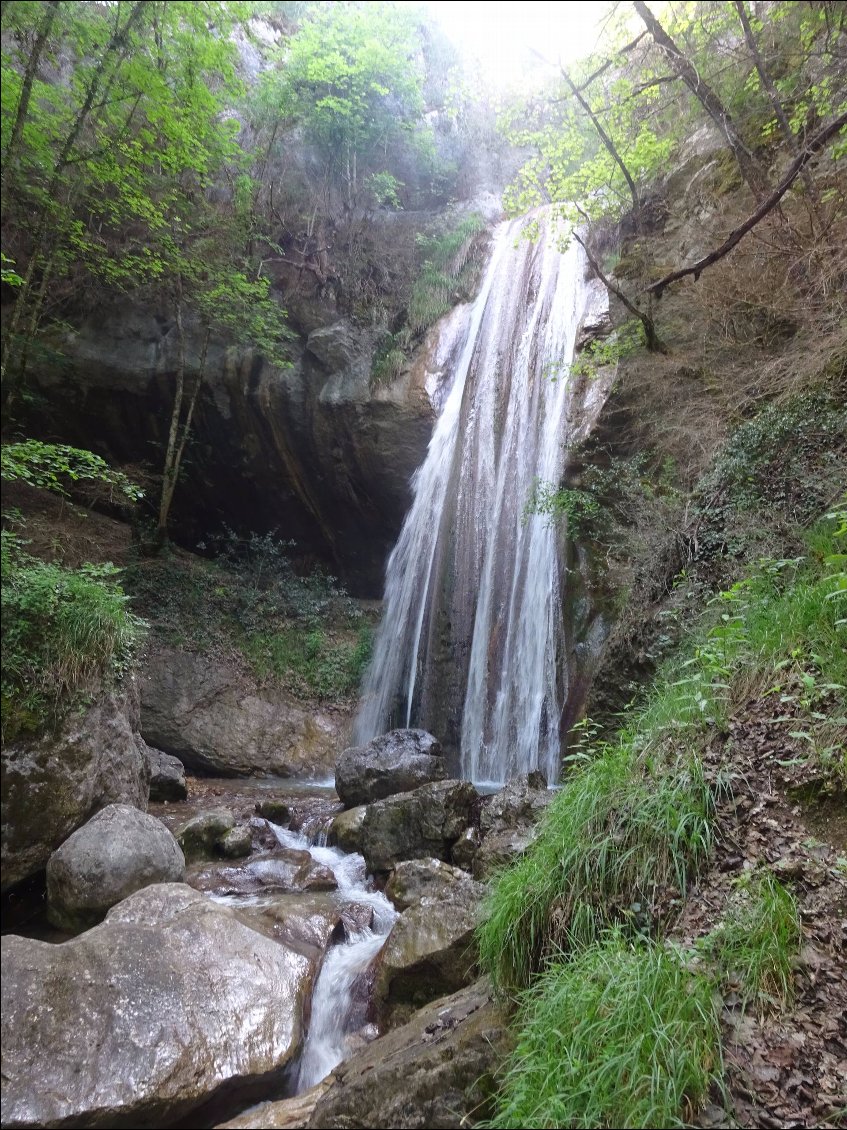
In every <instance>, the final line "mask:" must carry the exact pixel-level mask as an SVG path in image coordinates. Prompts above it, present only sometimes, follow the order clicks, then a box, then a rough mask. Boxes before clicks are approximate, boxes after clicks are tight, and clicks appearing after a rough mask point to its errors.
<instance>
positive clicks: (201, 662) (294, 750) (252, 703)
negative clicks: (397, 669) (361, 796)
mask: <svg viewBox="0 0 847 1130" xmlns="http://www.w3.org/2000/svg"><path fill="white" fill-rule="evenodd" d="M140 682H141V732H142V734H143V735H144V736H145V740H146V741H148V742H149V744H150V745H153V746H156V747H157V748H159V749H163V750H166V751H167V752H168V753H170V754H174V755H175V756H176V757H178V758H179V759H180V760H181V761H182V762H183V764H184V765H185V766H186V767H187V768H188V769H191V770H194V771H195V772H198V773H203V774H210V775H212V776H218V777H249V776H280V777H291V776H296V775H301V776H326V775H328V774H329V773H331V771H332V764H333V762H334V760H335V757H336V754H337V751H338V749H339V747H341V746H342V745H343V744H344V741H345V739H346V736H347V735H346V725H347V718H346V717H345V716H344V715H343V714H342V713H339V712H333V713H330V712H316V711H314V710H308V709H306V708H305V707H304V706H303V705H302V704H298V703H296V702H293V701H292V700H291V699H290V698H288V697H287V696H286V695H285V694H284V693H283V692H281V691H274V690H269V689H267V688H265V689H263V688H260V687H259V685H258V683H257V682H256V681H255V680H253V679H251V678H250V677H249V676H246V675H245V674H244V673H243V672H241V671H238V670H236V669H235V668H234V667H231V666H229V665H227V664H226V663H224V662H222V661H216V662H215V663H209V660H208V658H207V657H206V656H203V655H200V654H198V653H195V652H188V651H178V650H175V649H170V648H161V649H159V650H157V651H155V652H153V654H152V655H150V656H149V658H148V660H147V662H146V664H145V668H144V671H143V673H142V676H141V680H140Z"/></svg>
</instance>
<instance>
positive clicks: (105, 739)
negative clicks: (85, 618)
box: [2, 676, 150, 891]
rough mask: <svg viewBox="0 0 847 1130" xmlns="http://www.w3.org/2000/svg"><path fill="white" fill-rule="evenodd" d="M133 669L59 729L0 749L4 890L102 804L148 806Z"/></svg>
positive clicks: (29, 871) (46, 856) (44, 860)
mask: <svg viewBox="0 0 847 1130" xmlns="http://www.w3.org/2000/svg"><path fill="white" fill-rule="evenodd" d="M137 730H138V691H137V687H136V685H135V683H134V681H133V679H132V678H131V677H130V676H127V677H126V678H125V679H124V681H123V684H122V686H121V689H120V690H119V691H114V692H110V693H104V694H101V695H100V696H99V697H98V698H97V700H96V701H95V702H94V704H93V705H92V706H89V707H88V709H86V710H84V711H81V712H79V711H75V712H72V713H70V714H69V715H68V716H67V718H66V719H65V720H64V722H63V724H62V726H61V728H60V730H59V731H58V733H55V734H49V735H45V736H43V737H40V738H34V739H29V740H24V739H21V740H19V741H14V742H10V743H9V744H8V745H6V746H5V747H4V749H3V752H2V862H3V890H4V891H5V890H7V889H8V888H9V887H12V886H14V885H15V884H16V883H19V882H21V880H23V879H26V878H28V877H29V876H31V875H35V874H36V873H37V872H39V871H41V870H42V869H43V868H44V866H45V865H46V863H47V860H48V859H49V858H50V856H51V855H52V853H53V852H54V851H55V850H56V848H57V847H59V845H60V844H61V843H63V842H64V841H65V840H66V839H67V838H68V836H69V835H70V834H71V832H73V831H75V830H76V829H77V828H80V827H81V826H82V825H83V824H84V823H85V822H86V820H88V819H89V817H90V816H93V815H94V813H95V812H97V811H98V810H99V809H100V808H103V807H104V806H105V805H107V804H131V805H134V806H135V807H136V808H139V809H141V810H142V811H146V809H147V797H148V794H149V791H150V768H149V765H148V762H147V756H146V748H145V745H144V742H143V741H142V740H141V738H140V737H139V735H138V732H137Z"/></svg>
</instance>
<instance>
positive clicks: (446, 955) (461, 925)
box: [374, 878, 485, 1028]
mask: <svg viewBox="0 0 847 1130" xmlns="http://www.w3.org/2000/svg"><path fill="white" fill-rule="evenodd" d="M453 887H454V889H453V890H452V891H451V892H450V894H449V895H447V894H445V893H440V894H438V895H436V896H435V897H430V896H424V897H423V898H422V899H421V900H420V901H419V902H416V903H415V905H413V906H411V907H409V908H408V909H407V910H404V911H403V913H402V914H401V915H400V917H399V918H398V919H397V921H396V922H395V923H394V925H393V926H392V928H391V933H390V934H389V935H388V938H387V940H386V942H385V945H384V946H383V948H382V950H381V951H380V955H379V958H378V960H377V970H376V980H375V984H374V999H375V1003H376V1008H377V1016H378V1019H379V1024H380V1027H381V1028H386V1027H394V1026H396V1025H397V1024H398V1023H403V1022H405V1021H406V1020H408V1019H409V1018H410V1016H411V1014H412V1013H413V1012H414V1011H416V1010H417V1009H419V1008H420V1007H421V1006H422V1005H425V1004H428V1003H429V1002H430V1001H432V1000H435V999H436V998H437V997H442V996H445V995H446V994H447V993H453V992H455V991H456V990H457V989H460V988H462V986H463V985H468V984H470V982H471V981H473V979H474V976H475V975H476V962H477V947H476V943H475V940H474V931H475V930H476V926H477V924H478V921H479V910H480V905H481V903H482V899H483V898H484V896H485V887H484V886H483V885H482V884H481V883H475V882H474V881H473V880H472V879H469V878H467V879H465V880H464V882H462V881H458V882H455V883H454V885H453Z"/></svg>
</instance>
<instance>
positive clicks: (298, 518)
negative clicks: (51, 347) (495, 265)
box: [31, 304, 433, 596]
mask: <svg viewBox="0 0 847 1130" xmlns="http://www.w3.org/2000/svg"><path fill="white" fill-rule="evenodd" d="M316 313H317V314H318V315H322V316H323V317H327V316H330V317H332V316H333V312H332V310H331V308H330V307H329V306H328V305H327V306H326V308H324V309H321V308H317V309H314V308H313V309H312V310H311V311H310V318H311V320H310V319H309V318H306V317H303V319H302V322H301V324H302V328H303V333H302V334H301V338H300V342H299V345H298V346H297V347H296V348H295V349H294V351H293V352H294V362H293V364H292V367H291V368H289V369H277V368H274V367H272V366H270V365H268V364H266V363H265V362H264V360H263V359H262V358H261V357H258V356H254V355H250V354H247V353H240V354H239V353H237V352H236V351H235V350H232V349H229V348H227V346H226V344H225V343H224V342H221V341H217V342H214V341H213V342H211V343H210V346H209V354H208V360H207V366H206V378H205V381H204V384H203V387H202V389H201V393H200V398H199V401H198V405H197V410H196V415H195V426H194V428H193V433H192V440H191V443H190V445H189V448H188V450H187V452H186V457H185V460H184V472H183V475H182V478H181V481H180V486H179V488H178V490H177V495H176V499H175V503H174V511H173V519H172V531H173V536H174V537H175V539H176V540H177V541H178V542H180V543H182V544H185V545H188V546H192V545H196V544H197V542H198V541H200V540H202V538H203V537H204V536H207V535H208V533H209V531H214V530H216V529H217V530H219V529H221V528H222V527H223V526H224V525H227V526H230V527H232V528H234V529H236V530H238V531H239V532H241V533H246V532H250V531H257V532H267V531H273V530H276V531H277V533H278V536H280V537H282V538H285V539H293V540H294V541H296V542H297V545H298V552H299V553H300V554H302V555H304V556H310V557H313V558H314V557H317V558H319V559H321V560H326V561H328V562H330V563H331V564H332V566H333V567H334V569H335V570H336V572H337V573H338V574H339V575H340V577H341V579H342V580H343V581H344V583H345V584H346V585H347V586H348V588H349V589H350V590H351V591H352V592H354V593H357V594H361V595H367V596H379V595H381V590H382V581H383V566H384V562H385V558H386V556H387V554H388V552H389V550H390V548H391V546H392V544H393V542H394V540H395V538H396V535H397V532H398V530H399V528H400V524H401V522H402V519H403V515H404V514H405V511H406V508H407V506H408V502H409V480H410V478H411V476H412V474H413V472H414V470H415V468H416V467H417V466H418V465H419V464H420V462H421V460H422V458H423V454H424V451H425V449H426V445H427V442H428V440H429V435H430V431H431V424H432V419H433V410H432V405H431V403H430V400H429V397H428V396H427V393H426V391H425V385H426V377H427V363H426V360H425V359H424V360H423V361H422V362H421V363H418V364H416V365H415V366H414V367H413V368H411V369H410V370H408V371H407V372H405V373H404V374H402V375H401V376H400V377H399V378H398V379H397V380H396V381H394V382H393V383H392V384H390V385H387V386H380V387H374V386H373V385H372V382H371V362H372V357H373V350H374V339H375V334H374V332H373V331H372V330H369V329H362V328H359V327H356V326H354V325H353V324H352V323H351V322H350V321H348V320H346V319H336V320H334V321H331V322H329V323H328V324H316V319H315V314H316ZM307 330H308V332H306V331H307ZM54 344H55V346H56V347H57V350H58V354H59V355H60V360H59V361H56V360H55V359H54V360H50V359H49V358H47V359H42V360H41V362H40V367H39V368H38V371H37V372H36V373H35V374H34V377H35V380H36V384H37V388H38V391H39V392H40V393H41V394H42V397H43V401H42V406H41V407H36V408H35V409H34V410H33V411H34V414H35V415H34V418H33V419H32V421H31V422H32V425H33V430H35V431H37V432H39V433H41V434H49V435H50V436H52V437H59V438H61V440H62V441H63V442H69V443H76V444H79V445H80V446H83V447H89V448H91V447H93V448H96V449H97V450H98V451H102V453H103V454H104V455H106V456H107V457H108V458H110V459H111V460H113V461H115V462H117V463H124V464H126V463H130V464H132V463H148V464H149V465H150V467H151V469H152V470H155V471H158V469H159V466H160V463H161V458H162V455H161V453H162V451H163V450H164V444H165V441H166V438H167V429H168V425H169V421H170V411H171V405H172V395H173V391H172V390H173V384H174V375H175V371H176V352H177V346H176V332H175V329H174V325H173V320H172V318H170V317H169V316H168V315H167V314H166V312H162V311H155V310H153V309H144V308H137V307H134V306H132V305H131V304H126V305H123V306H115V307H113V308H112V309H110V310H108V311H102V312H101V313H100V314H99V315H98V316H97V317H93V318H91V319H89V320H88V321H87V322H85V323H84V324H82V325H81V326H80V327H79V328H77V329H75V330H74V331H72V332H68V333H66V334H65V335H64V336H63V337H62V338H61V340H57V341H55V343H54ZM196 344H197V343H196V342H195V343H194V346H195V347H192V344H191V343H189V349H188V370H189V371H188V373H187V383H188V388H189V389H190V388H191V382H192V381H193V380H194V379H195V378H196V372H197V368H196V367H197V359H198V356H199V349H198V348H196ZM425 352H426V351H424V353H425Z"/></svg>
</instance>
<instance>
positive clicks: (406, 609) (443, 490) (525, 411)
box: [354, 214, 586, 784]
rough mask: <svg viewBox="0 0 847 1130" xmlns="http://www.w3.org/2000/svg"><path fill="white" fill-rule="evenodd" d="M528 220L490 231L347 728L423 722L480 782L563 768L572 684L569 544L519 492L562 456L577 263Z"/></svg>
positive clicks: (555, 467) (580, 301) (547, 479)
mask: <svg viewBox="0 0 847 1130" xmlns="http://www.w3.org/2000/svg"><path fill="white" fill-rule="evenodd" d="M535 220H536V222H537V223H538V225H539V229H540V233H539V236H538V238H537V239H536V240H535V241H533V242H531V241H529V240H526V239H522V238H521V235H522V227H523V225H524V223H525V221H523V220H516V221H512V222H510V223H504V224H501V225H499V227H498V228H497V229H496V231H495V234H494V246H493V251H492V255H491V259H490V262H489V266H488V269H487V271H486V274H485V278H484V281H483V284H482V287H481V289H480V293H479V296H478V298H477V299H476V301H475V302H474V304H473V306H472V307H471V308H470V310H469V311H468V315H467V318H466V331H465V337H464V344H463V347H462V349H461V351H460V352H459V354H458V359H457V361H456V363H455V364H454V365H453V366H451V369H450V371H449V373H448V374H447V377H446V387H445V388H443V389H441V390H440V396H439V398H438V401H437V402H441V401H443V408H442V410H441V414H440V416H439V418H438V420H437V422H436V426H435V430H434V433H433V436H432V439H431V441H430V445H429V450H428V453H427V456H426V460H425V462H424V463H423V465H422V466H421V467H420V469H419V470H418V471H417V472H416V474H415V477H414V479H413V483H412V486H413V502H412V506H411V508H410V510H409V513H408V515H407V517H406V521H405V523H404V525H403V529H402V531H401V534H400V537H399V540H398V542H397V545H396V547H395V549H394V551H393V553H392V554H391V558H390V560H389V563H388V568H387V578H386V590H385V611H384V614H383V620H382V623H381V625H380V628H379V631H378V633H377V637H376V640H375V647H374V658H373V660H372V663H371V666H370V669H369V671H368V674H367V676H366V680H365V688H364V697H363V702H362V706H361V709H360V712H359V715H358V718H357V721H356V726H355V734H354V736H355V740H356V742H357V743H359V744H362V743H364V742H367V741H369V740H370V739H371V738H373V737H375V736H377V735H378V734H381V733H384V732H385V731H386V730H388V729H390V728H391V727H392V726H410V725H415V726H423V727H424V728H426V729H428V730H431V731H432V732H433V733H435V734H436V735H437V736H438V737H439V738H440V739H441V740H442V741H443V742H444V743H445V745H446V746H447V747H448V749H453V750H457V751H458V752H459V764H460V769H461V774H462V776H463V777H465V778H467V779H469V780H472V781H474V782H476V783H479V784H484V783H502V782H503V781H505V780H507V779H508V778H510V777H512V776H515V775H517V774H521V773H526V772H529V771H530V770H531V769H541V770H542V771H543V772H544V773H545V774H546V776H547V778H548V780H551V781H553V780H555V779H556V777H557V776H558V763H559V751H560V735H559V725H560V718H561V713H562V704H563V702H564V698H565V695H566V693H567V681H568V672H567V670H566V665H565V664H563V663H562V662H561V661H560V657H561V653H562V650H563V648H562V642H563V628H562V617H561V607H562V585H563V583H564V570H563V564H562V546H561V544H560V539H559V536H558V534H557V532H556V530H555V529H554V528H553V526H552V524H551V523H550V522H549V520H548V518H547V517H546V516H544V515H542V514H538V513H530V512H528V510H527V504H528V503H529V501H530V499H531V497H532V495H533V491H534V489H535V486H536V484H537V483H539V482H541V483H552V484H558V482H559V479H560V477H561V474H562V470H563V466H564V459H565V443H566V440H567V437H568V431H569V427H570V420H569V413H568V408H569V402H570V382H569V381H568V370H569V365H570V362H571V359H572V357H573V352H574V345H575V341H576V336H577V331H578V329H579V325H580V321H581V319H582V315H583V311H584V308H585V301H586V285H585V263H584V258H583V254H582V250H581V248H579V246H578V245H576V244H573V245H572V246H571V247H570V249H569V250H568V251H566V252H565V253H564V254H562V253H561V252H560V251H559V249H558V247H557V245H556V241H555V239H554V237H553V234H552V233H551V232H550V231H549V230H548V227H547V223H546V219H545V217H544V216H543V214H542V215H538V216H536V217H535ZM450 332H451V333H454V332H455V328H454V326H451V327H450Z"/></svg>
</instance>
